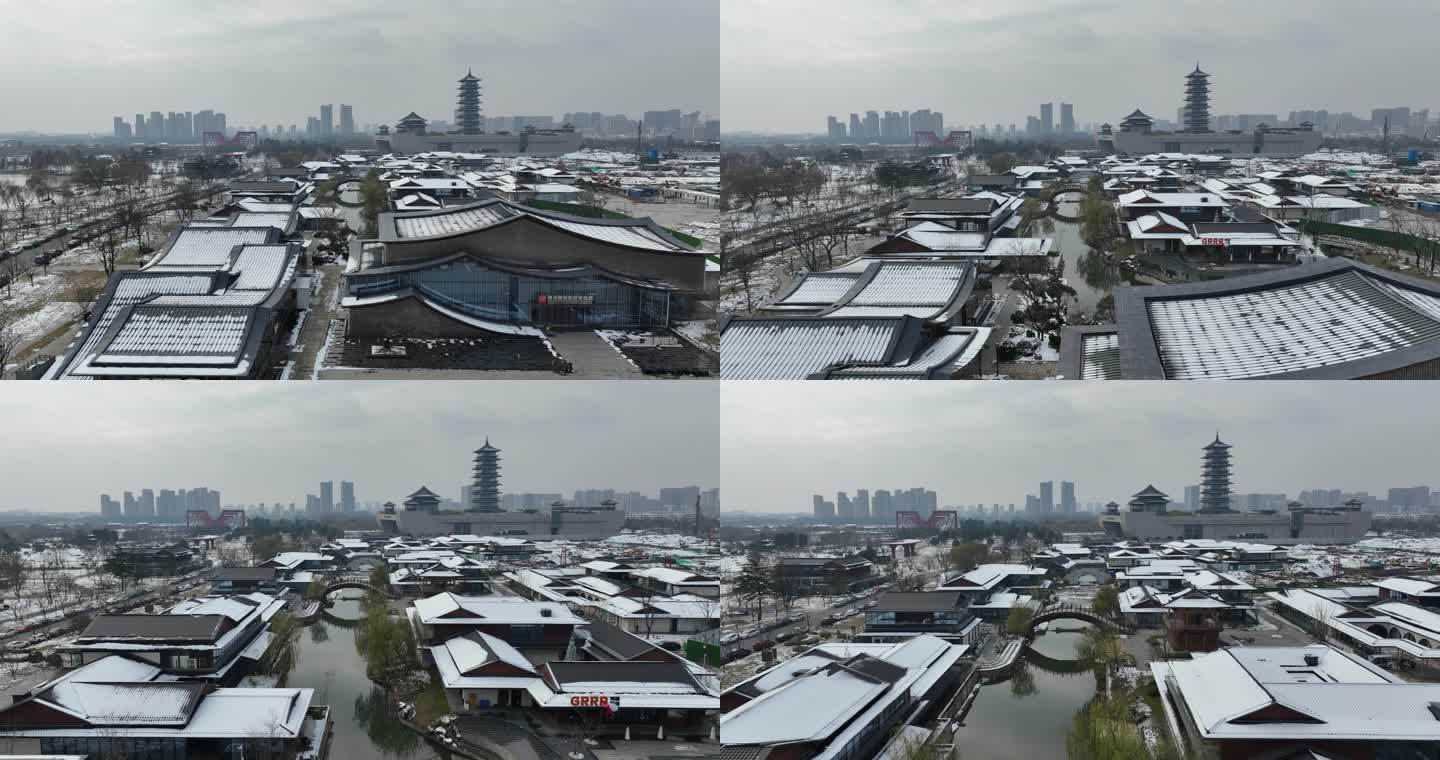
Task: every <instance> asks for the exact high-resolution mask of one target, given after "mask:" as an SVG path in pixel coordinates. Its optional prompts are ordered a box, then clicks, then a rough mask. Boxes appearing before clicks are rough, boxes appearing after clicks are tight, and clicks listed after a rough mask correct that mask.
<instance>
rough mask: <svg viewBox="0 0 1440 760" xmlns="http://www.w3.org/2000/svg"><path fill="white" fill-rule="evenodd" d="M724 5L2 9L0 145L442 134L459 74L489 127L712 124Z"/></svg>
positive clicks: (17, 3)
mask: <svg viewBox="0 0 1440 760" xmlns="http://www.w3.org/2000/svg"><path fill="white" fill-rule="evenodd" d="M718 16H719V0H683V2H673V1H671V0H544V2H529V1H528V0H452V1H448V2H444V1H441V0H414V1H412V2H395V1H394V0H303V2H297V1H296V0H247V1H246V2H231V1H230V0H69V1H68V2H58V3H57V2H24V1H22V0H14V1H7V2H0V71H3V72H4V74H3V75H0V104H3V105H0V131H4V130H21V129H36V130H48V131H72V132H104V133H108V132H109V131H110V119H111V117H112V116H117V115H118V116H123V117H124V118H125V120H126V121H130V120H132V119H133V118H134V115H135V114H136V113H137V112H144V113H146V114H148V113H149V112H150V111H155V110H158V111H200V110H204V109H213V110H216V111H224V112H225V113H226V114H227V117H228V123H229V124H230V125H232V126H234V125H240V124H246V125H257V124H261V123H265V124H271V125H273V124H276V123H282V124H285V125H287V126H288V125H290V124H298V125H299V126H300V127H301V128H302V129H303V128H304V126H305V117H306V116H307V115H318V113H319V106H320V104H321V103H335V104H337V105H336V110H335V119H336V120H337V122H338V120H339V118H340V111H339V106H338V104H339V103H349V104H352V105H354V106H355V119H356V122H357V124H367V123H393V122H394V121H396V120H398V119H399V118H400V117H402V116H404V115H405V114H406V113H408V112H409V111H412V110H414V111H417V112H418V113H420V114H421V115H422V116H425V117H427V118H432V119H433V118H441V119H446V120H449V119H451V116H452V114H453V112H454V109H455V87H456V80H458V79H459V78H460V77H462V76H464V74H465V70H466V68H467V67H474V69H475V74H476V76H479V77H481V78H482V79H484V88H485V90H484V93H483V95H484V100H485V103H484V109H485V113H486V114H488V115H495V116H515V115H553V116H555V117H557V118H558V117H560V116H561V114H563V113H564V112H566V111H580V110H583V111H602V112H605V113H624V114H626V115H628V116H630V117H631V118H638V117H639V115H640V112H642V111H644V110H647V109H669V108H680V109H684V110H686V111H693V110H700V111H705V112H707V113H711V114H714V115H717V116H718V115H719V105H720V104H719V100H720V98H719V85H718V81H719V80H718V77H719V44H720V43H719V21H718Z"/></svg>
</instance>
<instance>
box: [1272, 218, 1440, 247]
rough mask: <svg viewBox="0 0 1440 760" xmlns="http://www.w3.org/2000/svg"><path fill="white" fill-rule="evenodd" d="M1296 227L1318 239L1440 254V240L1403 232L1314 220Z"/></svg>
mask: <svg viewBox="0 0 1440 760" xmlns="http://www.w3.org/2000/svg"><path fill="white" fill-rule="evenodd" d="M1295 227H1297V228H1298V229H1300V230H1301V231H1302V232H1306V233H1309V234H1311V235H1315V236H1317V237H1318V236H1321V235H1326V236H1330V237H1339V238H1347V239H1349V240H1358V241H1360V242H1362V243H1370V244H1371V245H1377V246H1381V247H1384V248H1391V249H1395V250H1401V251H1409V252H1410V253H1413V254H1416V255H1417V256H1421V255H1423V256H1435V255H1437V254H1440V240H1430V239H1428V238H1423V237H1418V236H1416V235H1407V234H1405V233H1403V232H1395V231H1394V230H1381V229H1375V228H1373V227H1356V226H1353V225H1349V224H1335V223H1333V222H1319V221H1315V220H1313V219H1311V220H1299V221H1297V222H1295Z"/></svg>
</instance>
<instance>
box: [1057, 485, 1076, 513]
mask: <svg viewBox="0 0 1440 760" xmlns="http://www.w3.org/2000/svg"><path fill="white" fill-rule="evenodd" d="M1060 511H1061V512H1064V513H1065V514H1067V515H1073V514H1075V484H1074V483H1073V482H1071V481H1069V480H1062V481H1060Z"/></svg>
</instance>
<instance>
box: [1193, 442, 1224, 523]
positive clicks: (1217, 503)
mask: <svg viewBox="0 0 1440 760" xmlns="http://www.w3.org/2000/svg"><path fill="white" fill-rule="evenodd" d="M1200 511H1201V512H1230V511H1232V510H1231V509H1230V444H1228V443H1225V442H1224V441H1222V440H1220V434H1219V433H1216V434H1215V440H1214V441H1213V442H1212V443H1211V444H1210V445H1209V446H1206V447H1205V456H1204V458H1203V459H1202V464H1201V466H1200Z"/></svg>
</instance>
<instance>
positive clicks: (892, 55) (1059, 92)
mask: <svg viewBox="0 0 1440 760" xmlns="http://www.w3.org/2000/svg"><path fill="white" fill-rule="evenodd" d="M721 25H722V28H721V50H722V53H721V54H722V56H723V59H724V63H723V65H722V69H721V93H722V98H723V102H724V107H725V119H726V123H725V129H726V131H727V132H729V131H741V130H743V131H762V132H765V131H769V132H802V131H803V132H819V133H823V132H824V130H825V117H826V116H827V115H830V114H833V115H835V116H837V117H839V118H841V119H842V120H848V116H849V114H850V113H851V112H852V111H854V112H859V113H860V114H861V115H862V116H863V115H864V112H865V111H866V110H872V109H873V110H877V111H880V112H881V113H883V112H884V111H886V110H894V111H902V110H909V111H915V110H918V109H921V108H929V109H931V110H940V111H942V112H944V114H945V123H946V125H947V126H948V125H951V124H978V123H986V124H994V123H997V122H998V123H1003V124H1006V125H1009V124H1011V123H1016V124H1018V125H1019V127H1020V129H1022V130H1023V129H1024V127H1025V116H1026V115H1027V114H1038V113H1039V104H1040V103H1042V102H1051V101H1054V102H1062V101H1063V102H1067V103H1074V104H1075V118H1076V120H1077V122H1079V123H1081V124H1083V123H1085V122H1090V121H1093V122H1096V123H1103V122H1107V121H1108V122H1111V123H1118V122H1119V120H1120V119H1122V118H1124V117H1125V115H1126V114H1128V113H1130V111H1131V110H1133V109H1135V108H1137V107H1139V108H1142V109H1144V110H1145V111H1146V112H1147V113H1149V114H1150V115H1151V116H1155V117H1157V118H1162V119H1174V118H1175V109H1177V108H1178V107H1179V106H1180V97H1181V94H1182V85H1183V77H1184V75H1185V74H1187V73H1189V72H1190V71H1191V70H1192V69H1193V68H1194V66H1195V62H1196V61H1197V60H1199V61H1200V64H1201V66H1202V68H1204V69H1205V71H1207V72H1208V73H1210V74H1211V75H1212V78H1211V80H1210V82H1211V92H1212V108H1213V111H1214V112H1215V113H1278V114H1279V115H1280V116H1281V117H1282V118H1283V117H1284V116H1286V115H1287V114H1288V112H1289V111H1290V110H1291V109H1297V110H1298V109H1305V108H1328V109H1329V110H1331V111H1336V112H1338V111H1354V112H1355V113H1356V114H1357V115H1360V114H1361V113H1362V112H1363V114H1364V116H1365V118H1369V112H1370V109H1371V108H1376V107H1390V106H1401V105H1410V106H1417V107H1425V106H1429V105H1432V103H1433V101H1434V98H1433V91H1432V90H1428V89H1426V88H1423V87H1417V84H1419V83H1421V82H1423V81H1425V78H1426V75H1425V74H1422V73H1421V72H1428V71H1432V70H1433V68H1434V66H1433V62H1432V59H1433V55H1432V52H1433V50H1434V47H1435V37H1434V35H1435V29H1436V27H1437V25H1440V3H1436V2H1435V1H1434V0H1392V1H1390V2H1384V3H1356V2H1352V1H1351V0H1275V1H1273V2H1257V1H1256V0H1163V2H1138V1H1137V0H1023V2H1015V1H1014V0H965V1H964V2H955V0H887V2H875V0H786V2H783V3H777V2H771V1H770V0H724V5H723V8H722V12H721ZM1059 118H1060V111H1059V107H1058V106H1057V107H1056V110H1055V119H1056V121H1057V122H1058V120H1059Z"/></svg>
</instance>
